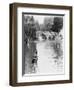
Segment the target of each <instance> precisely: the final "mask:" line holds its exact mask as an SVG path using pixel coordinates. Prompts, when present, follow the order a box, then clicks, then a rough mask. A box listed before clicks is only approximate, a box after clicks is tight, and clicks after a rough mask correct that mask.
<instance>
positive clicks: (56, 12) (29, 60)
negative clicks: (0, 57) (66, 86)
mask: <svg viewBox="0 0 74 90" xmlns="http://www.w3.org/2000/svg"><path fill="white" fill-rule="evenodd" d="M59 83H72V7H71V6H60V5H42V4H27V3H24V4H22V3H13V4H11V5H10V85H12V86H27V85H42V84H59Z"/></svg>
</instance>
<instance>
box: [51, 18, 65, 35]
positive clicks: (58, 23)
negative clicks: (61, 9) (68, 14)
mask: <svg viewBox="0 0 74 90" xmlns="http://www.w3.org/2000/svg"><path fill="white" fill-rule="evenodd" d="M62 27H63V18H62V17H54V21H53V25H52V28H51V29H52V31H54V32H56V33H59V32H60V30H61V29H62Z"/></svg>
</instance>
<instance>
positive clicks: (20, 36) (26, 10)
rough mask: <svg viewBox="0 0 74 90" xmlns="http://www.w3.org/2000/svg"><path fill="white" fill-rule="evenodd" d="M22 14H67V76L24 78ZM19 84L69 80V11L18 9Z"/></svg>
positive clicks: (65, 28) (65, 25) (65, 24)
mask: <svg viewBox="0 0 74 90" xmlns="http://www.w3.org/2000/svg"><path fill="white" fill-rule="evenodd" d="M22 12H32V13H53V14H65V23H64V33H65V37H64V38H65V53H64V54H65V74H64V75H52V76H35V77H34V76H33V77H32V76H31V77H22ZM17 20H18V22H17V31H18V33H17V45H18V46H17V50H18V51H17V56H18V57H17V60H18V61H17V82H32V81H54V80H69V10H58V9H57V10H54V9H39V8H38V9H37V8H20V7H19V8H18V9H17Z"/></svg>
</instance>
